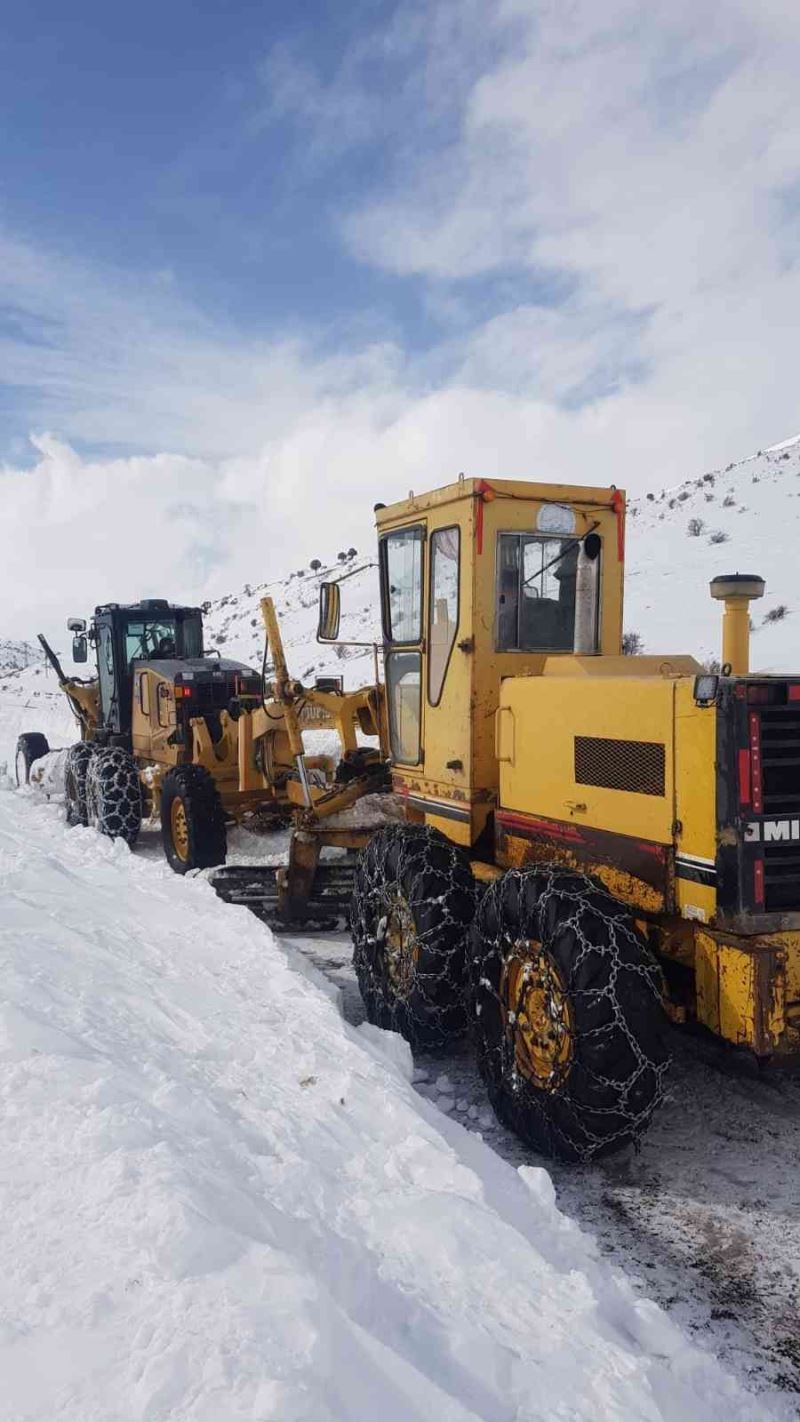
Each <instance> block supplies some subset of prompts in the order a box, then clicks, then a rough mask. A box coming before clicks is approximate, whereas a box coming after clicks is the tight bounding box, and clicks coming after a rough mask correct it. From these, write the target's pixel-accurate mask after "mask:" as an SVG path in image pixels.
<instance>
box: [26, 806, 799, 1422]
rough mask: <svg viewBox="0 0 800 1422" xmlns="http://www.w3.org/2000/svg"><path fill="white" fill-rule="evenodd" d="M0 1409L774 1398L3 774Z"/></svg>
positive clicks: (231, 932) (80, 1419)
mask: <svg viewBox="0 0 800 1422" xmlns="http://www.w3.org/2000/svg"><path fill="white" fill-rule="evenodd" d="M0 894H2V900H3V933H2V937H1V938H0V952H1V953H2V981H3V1002H2V1008H1V1009H0V1023H1V1024H2V1038H1V1040H2V1048H1V1050H2V1058H3V1064H4V1075H3V1086H2V1092H3V1102H2V1104H3V1109H2V1112H0V1141H1V1143H0V1154H1V1155H2V1160H3V1170H2V1184H1V1185H0V1202H1V1208H2V1218H3V1222H4V1248H3V1271H2V1278H1V1279H0V1316H1V1317H2V1319H3V1326H2V1330H0V1374H1V1375H2V1378H3V1408H2V1410H3V1416H4V1417H5V1418H8V1420H9V1422H12V1419H16V1422H23V1419H24V1422H55V1419H56V1418H58V1419H61V1420H62V1422H91V1419H96V1422H107V1420H108V1419H111V1418H115V1419H119V1422H125V1419H131V1422H133V1419H137V1422H144V1419H148V1422H162V1419H163V1422H166V1419H174V1422H180V1419H185V1422H188V1419H192V1422H221V1419H224V1422H236V1419H238V1418H241V1419H244V1418H248V1419H251V1422H252V1419H256V1418H258V1419H263V1422H266V1419H270V1418H274V1419H278V1422H292V1419H297V1422H300V1419H308V1422H326V1419H331V1422H332V1419H341V1422H373V1419H374V1418H376V1417H380V1418H382V1419H384V1420H385V1422H411V1419H414V1418H419V1419H420V1422H430V1419H432V1418H436V1419H437V1420H438V1419H442V1422H444V1419H451V1422H457V1419H458V1422H462V1419H463V1422H467V1419H472V1422H478V1419H481V1422H512V1419H517V1420H518V1422H523V1419H534V1418H541V1417H543V1416H553V1417H564V1418H571V1419H576V1422H577V1419H587V1422H589V1420H590V1419H591V1422H597V1419H601V1418H604V1419H607V1422H612V1419H614V1422H616V1419H621V1418H625V1419H630V1420H631V1422H633V1419H637V1422H639V1419H642V1422H645V1420H646V1419H653V1420H654V1419H658V1418H662V1419H670V1420H671V1419H675V1418H681V1419H686V1422H691V1419H697V1422H700V1419H703V1422H710V1419H725V1422H737V1420H738V1422H753V1419H756V1418H766V1417H769V1416H778V1415H787V1416H788V1414H783V1413H780V1414H779V1413H776V1412H773V1411H772V1410H771V1405H770V1406H767V1405H766V1404H765V1403H760V1402H758V1401H757V1400H756V1399H755V1398H754V1397H753V1396H751V1395H748V1394H745V1393H744V1392H743V1391H742V1390H741V1389H740V1387H739V1385H738V1384H737V1383H735V1382H734V1381H733V1380H732V1378H731V1377H730V1376H728V1375H726V1374H725V1373H724V1371H723V1370H722V1368H721V1367H720V1365H719V1364H717V1363H716V1362H715V1361H714V1360H713V1359H712V1358H710V1357H709V1356H708V1355H707V1354H704V1353H702V1352H700V1351H699V1350H698V1349H697V1348H695V1346H694V1345H693V1344H691V1343H690V1342H689V1341H688V1340H687V1338H686V1337H685V1335H683V1334H682V1333H681V1331H680V1330H679V1329H678V1328H677V1327H676V1326H675V1325H674V1324H672V1323H671V1322H670V1321H669V1320H668V1319H667V1317H666V1315H665V1314H664V1313H663V1312H661V1310H660V1309H658V1308H657V1307H656V1306H655V1305H654V1304H650V1303H648V1302H646V1301H645V1300H643V1299H642V1298H640V1297H637V1296H636V1295H635V1294H634V1293H633V1291H632V1289H631V1287H630V1286H629V1285H628V1284H627V1283H626V1282H625V1280H624V1279H623V1278H622V1277H621V1276H619V1275H616V1274H614V1273H613V1272H612V1270H611V1268H610V1266H609V1264H608V1263H607V1262H605V1261H604V1260H603V1259H602V1257H601V1256H600V1255H599V1253H598V1250H597V1248H596V1246H595V1245H594V1244H593V1243H592V1241H591V1240H590V1239H588V1238H587V1237H586V1236H584V1235H582V1234H581V1233H580V1231H579V1230H578V1228H577V1226H576V1225H574V1224H573V1223H571V1222H570V1221H569V1220H568V1219H566V1218H565V1217H564V1216H563V1215H562V1214H560V1212H559V1210H558V1209H557V1207H556V1205H555V1201H554V1194H553V1189H552V1185H551V1183H550V1180H549V1178H548V1176H547V1174H546V1173H545V1171H543V1170H541V1169H539V1168H537V1167H536V1166H535V1165H533V1164H531V1165H525V1166H523V1167H522V1168H520V1169H519V1170H514V1169H513V1168H512V1167H511V1166H509V1165H507V1164H505V1163H504V1162H503V1161H502V1160H501V1159H500V1158H499V1157H498V1156H497V1155H495V1154H494V1152H493V1151H491V1150H490V1149H489V1147H488V1146H487V1145H485V1144H484V1143H483V1142H482V1141H481V1138H480V1136H479V1135H478V1134H476V1133H475V1132H473V1131H469V1130H466V1129H464V1128H463V1127H462V1126H460V1125H458V1124H457V1123H456V1122H454V1121H451V1120H449V1119H448V1118H447V1117H446V1116H444V1115H443V1114H442V1113H441V1112H440V1111H438V1110H437V1109H436V1108H435V1107H434V1106H433V1105H431V1104H430V1103H428V1102H426V1101H425V1100H424V1099H423V1098H422V1097H421V1096H420V1095H418V1094H417V1092H416V1091H415V1090H414V1089H413V1087H412V1085H411V1083H410V1080H409V1078H410V1072H411V1064H410V1058H409V1054H408V1051H407V1048H406V1047H405V1044H404V1043H403V1042H402V1041H401V1040H400V1039H399V1038H398V1037H396V1036H394V1035H390V1034H386V1033H383V1032H381V1031H379V1030H378V1029H375V1028H371V1027H366V1028H361V1029H355V1028H352V1027H349V1026H348V1025H347V1024H346V1023H345V1021H344V1019H343V1017H342V1016H341V1014H340V1012H339V1010H338V1006H337V1000H336V997H335V995H334V994H333V992H332V989H331V988H330V987H329V986H328V985H326V984H325V983H323V982H322V980H317V979H316V977H313V976H312V977H310V976H309V973H310V969H308V967H306V968H305V969H304V970H302V971H301V970H299V969H298V968H297V960H295V963H294V966H293V965H292V964H291V963H290V962H289V961H288V960H287V957H286V954H285V952H284V951H283V950H282V949H281V947H280V946H279V945H278V943H276V941H275V940H274V939H273V937H272V935H271V934H270V933H269V931H268V930H267V929H266V928H265V927H264V926H263V925H261V924H259V923H258V922H257V921H256V920H255V919H254V918H253V917H252V916H251V915H249V914H248V913H247V911H246V910H245V909H236V908H232V907H230V906H227V905H223V904H222V903H220V902H219V901H218V900H217V899H216V898H215V896H214V894H213V891H212V890H211V888H210V887H209V885H208V884H207V883H205V882H204V881H203V880H202V879H194V880H190V879H184V880H181V879H178V878H176V877H175V876H174V875H173V874H171V872H170V871H169V870H168V869H167V868H166V866H165V865H164V864H163V861H161V860H160V858H155V859H154V858H153V857H151V856H150V855H149V854H148V853H147V849H146V846H145V848H144V851H143V852H142V853H139V854H136V855H132V854H131V853H130V852H129V851H128V850H127V848H126V847H125V846H124V845H123V844H122V843H120V842H116V843H111V842H110V841H107V840H103V839H100V838H99V837H98V836H97V835H95V834H94V833H93V832H92V831H89V830H81V829H77V830H72V831H68V830H67V829H66V828H65V827H64V826H63V825H62V823H61V817H60V813H59V811H58V809H57V808H56V807H55V806H48V805H46V804H42V803H39V802H38V801H37V800H36V799H35V797H34V796H33V795H31V794H30V793H24V792H18V793H14V792H12V791H11V790H10V788H8V786H7V784H6V788H4V789H0Z"/></svg>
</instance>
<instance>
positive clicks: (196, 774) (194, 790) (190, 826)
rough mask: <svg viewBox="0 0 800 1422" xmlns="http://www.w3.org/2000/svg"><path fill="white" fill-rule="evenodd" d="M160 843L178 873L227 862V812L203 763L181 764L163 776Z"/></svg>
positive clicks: (209, 867)
mask: <svg viewBox="0 0 800 1422" xmlns="http://www.w3.org/2000/svg"><path fill="white" fill-rule="evenodd" d="M161 842H162V844H163V846H164V853H165V855H166V857H167V862H168V863H169V866H170V868H171V869H174V870H175V873H176V874H187V873H188V872H189V870H190V869H213V868H214V867H215V865H217V864H224V863H225V856H226V853H227V831H226V828H225V811H224V810H223V808H222V801H221V799H220V796H219V791H218V790H217V787H216V784H215V782H214V777H213V775H211V774H210V773H209V771H207V770H206V769H204V767H203V766H201V765H178V766H176V767H175V768H174V769H173V770H168V771H167V773H166V775H165V776H164V779H163V781H162V785H161Z"/></svg>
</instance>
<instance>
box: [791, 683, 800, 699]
mask: <svg viewBox="0 0 800 1422" xmlns="http://www.w3.org/2000/svg"><path fill="white" fill-rule="evenodd" d="M789 700H790V701H800V685H798V683H797V682H795V683H794V684H793V685H792V686H790V687H789Z"/></svg>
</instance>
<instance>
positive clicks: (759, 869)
mask: <svg viewBox="0 0 800 1422" xmlns="http://www.w3.org/2000/svg"><path fill="white" fill-rule="evenodd" d="M753 894H754V897H755V901H756V904H757V906H758V907H759V908H763V907H764V861H763V859H757V860H756V861H755V863H754V865H753Z"/></svg>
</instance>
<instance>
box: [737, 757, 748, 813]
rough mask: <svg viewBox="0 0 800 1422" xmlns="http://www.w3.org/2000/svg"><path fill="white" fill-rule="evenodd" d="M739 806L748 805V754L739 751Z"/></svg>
mask: <svg viewBox="0 0 800 1422" xmlns="http://www.w3.org/2000/svg"><path fill="white" fill-rule="evenodd" d="M739 804H740V805H749V804H750V752H749V750H740V751H739Z"/></svg>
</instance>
